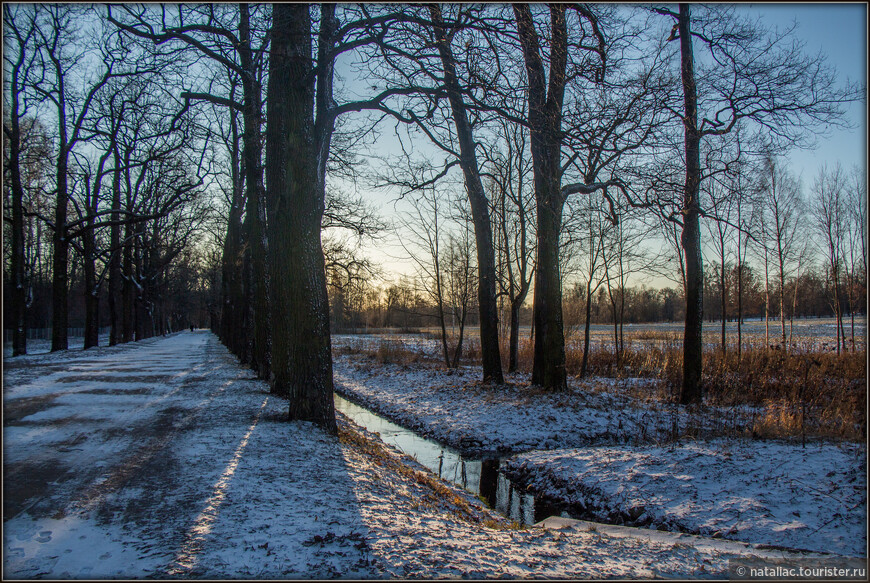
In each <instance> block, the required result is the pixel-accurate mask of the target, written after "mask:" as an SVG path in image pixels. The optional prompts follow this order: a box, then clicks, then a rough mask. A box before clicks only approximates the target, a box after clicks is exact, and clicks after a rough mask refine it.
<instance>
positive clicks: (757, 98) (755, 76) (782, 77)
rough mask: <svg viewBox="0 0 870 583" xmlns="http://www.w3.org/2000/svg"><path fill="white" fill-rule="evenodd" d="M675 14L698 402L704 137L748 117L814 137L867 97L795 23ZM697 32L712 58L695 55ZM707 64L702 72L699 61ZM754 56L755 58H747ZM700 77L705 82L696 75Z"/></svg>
mask: <svg viewBox="0 0 870 583" xmlns="http://www.w3.org/2000/svg"><path fill="white" fill-rule="evenodd" d="M654 10H655V11H656V12H658V13H659V14H663V15H666V16H669V17H671V18H673V21H675V24H674V26H673V28H672V29H671V33H670V37H669V39H668V40H679V45H680V52H679V54H680V58H679V62H680V71H681V80H682V95H681V97H682V99H681V104H680V105H677V104H676V100H674V104H673V105H671V106H669V108H668V109H669V111H670V112H671V113H672V114H673V115H674V117H675V118H676V119H678V120H680V122H681V123H682V125H683V128H684V155H685V164H686V180H685V185H684V188H683V195H684V196H683V205H682V209H681V214H682V216H683V220H682V223H683V233H682V245H683V248H684V252H685V257H686V284H687V285H686V302H687V309H686V329H685V336H684V347H683V385H682V390H681V393H680V401H681V402H682V403H697V402H700V401H701V399H702V396H703V393H702V387H701V382H700V381H701V364H702V316H703V287H704V282H703V265H702V258H701V237H700V229H699V217H700V215H701V210H702V209H701V206H700V199H699V188H700V186H701V179H702V167H701V162H700V145H701V142H702V140H704V139H710V138H711V137H716V136H722V135H724V134H727V133H729V132H731V131H733V130H735V129H736V128H738V127H739V126H740V125H741V124H742V123H743V122H750V123H752V124H754V125H755V126H756V127H760V128H763V129H764V131H765V133H766V137H767V139H769V140H770V141H771V142H772V143H774V144H775V145H776V146H778V147H785V146H787V145H793V144H807V143H810V142H811V141H812V136H811V135H809V134H808V132H807V131H806V129H807V128H808V127H820V126H822V125H823V124H831V123H834V124H836V123H842V119H843V109H842V104H844V103H846V102H849V101H854V100H857V99H860V98H861V95H862V91H861V89H860V88H859V87H857V86H855V85H846V86H845V87H842V86H840V85H838V84H837V83H836V82H835V78H834V72H833V70H832V69H830V68H829V67H827V65H826V63H825V60H824V57H823V56H822V55H816V56H805V54H804V52H803V47H802V46H801V45H800V44H799V43H795V42H792V37H791V33H792V31H791V30H786V31H784V32H780V31H770V30H768V29H765V28H764V27H762V26H761V25H759V24H757V23H754V22H750V21H749V20H748V19H740V18H737V17H736V16H735V15H734V12H733V11H734V8H733V7H728V6H713V7H706V8H702V9H701V10H699V11H698V13H699V14H700V15H701V17H697V16H696V17H693V16H692V13H691V10H690V7H689V5H688V4H680V6H679V11H678V12H674V11H672V10H670V9H667V8H654ZM694 39H697V40H698V41H699V42H700V43H701V46H702V47H703V48H704V50H705V53H707V55H708V58H707V59H704V60H700V61H697V62H696V60H695V58H694V52H693V46H692V45H693V40H694ZM699 63H702V64H704V67H702V70H701V72H700V74H699V75H697V76H696V74H695V68H696V67H698V65H699ZM750 63H751V66H749V65H750ZM698 80H700V84H699V83H698Z"/></svg>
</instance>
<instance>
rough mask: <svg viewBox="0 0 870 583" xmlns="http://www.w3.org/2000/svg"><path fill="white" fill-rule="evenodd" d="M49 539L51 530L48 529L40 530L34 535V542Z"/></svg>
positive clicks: (44, 541)
mask: <svg viewBox="0 0 870 583" xmlns="http://www.w3.org/2000/svg"><path fill="white" fill-rule="evenodd" d="M50 540H51V531H50V530H43V531H42V532H40V533H39V536H38V537H36V542H38V543H47V542H48V541H50Z"/></svg>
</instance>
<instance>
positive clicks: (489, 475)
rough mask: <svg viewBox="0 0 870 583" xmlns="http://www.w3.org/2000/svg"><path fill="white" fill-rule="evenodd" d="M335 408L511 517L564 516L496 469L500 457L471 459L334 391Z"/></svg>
mask: <svg viewBox="0 0 870 583" xmlns="http://www.w3.org/2000/svg"><path fill="white" fill-rule="evenodd" d="M334 396H335V408H336V410H337V411H340V412H341V413H344V414H345V415H347V416H348V417H349V418H350V419H351V420H353V422H354V423H356V424H357V425H361V426H362V427H364V428H365V429H367V430H368V431H371V432H372V433H378V434H380V436H381V439H382V440H383V441H384V442H385V443H387V444H389V445H391V446H393V447H395V448H397V449H399V450H400V451H402V452H403V453H405V454H406V455H408V456H410V457H412V458H414V459H416V460H417V461H418V462H419V463H421V464H422V465H424V466H426V467H427V468H429V469H430V470H431V471H432V472H433V473H434V474H436V475H437V476H438V477H439V478H441V479H444V480H448V481H450V482H453V483H454V484H456V485H458V486H461V487H462V488H465V489H466V490H468V491H469V492H471V493H472V494H475V495H477V496H480V497H481V498H482V499H483V500H484V501H486V503H487V504H488V505H489V507H490V508H493V509H495V510H497V511H498V512H500V513H502V514H504V515H505V516H507V517H508V518H510V519H511V520H515V521H517V522H520V523H523V524H535V523H537V522H540V521H542V520H544V519H545V518H548V517H550V516H554V515H556V516H565V517H568V514H567V513H566V512H563V511H562V509H560V508H559V507H558V506H554V505H553V504H551V503H549V502H547V501H546V500H544V499H542V498H540V497H536V496H533V495H532V494H529V493H527V492H525V491H524V489H522V488H521V487H520V486H518V485H516V484H514V483H513V482H512V481H511V480H509V479H508V478H506V477H505V476H504V474H502V473H501V472H499V471H498V469H499V464H500V459H499V458H490V459H474V458H472V457H467V456H463V455H462V454H460V453H458V452H457V451H455V450H452V449H450V448H448V447H445V446H444V445H441V444H440V443H438V442H436V441H433V440H431V439H426V438H424V437H421V436H419V435H417V434H416V433H414V432H413V431H411V430H410V429H407V428H405V427H402V426H401V425H397V424H396V423H393V422H392V421H389V420H387V419H385V418H384V417H381V416H380V415H377V414H375V413H373V412H371V411H369V410H368V409H366V408H365V407H362V406H360V405H357V404H356V403H354V402H352V401H349V400H347V399H345V398H344V397H342V396H341V395H338V394H335V395H334Z"/></svg>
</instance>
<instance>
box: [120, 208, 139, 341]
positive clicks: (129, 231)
mask: <svg viewBox="0 0 870 583" xmlns="http://www.w3.org/2000/svg"><path fill="white" fill-rule="evenodd" d="M133 230H134V227H133V226H132V225H129V224H128V225H125V226H124V252H123V261H124V264H123V266H122V267H123V270H124V275H123V284H124V285H123V286H122V287H121V334H122V338H123V340H122V341H123V342H132V341H133V335H134V333H135V330H136V322H135V319H136V295H137V294H136V288H135V285H134V278H135V271H134V269H135V268H134V265H133V246H134V245H133V243H134V242H133V241H132V237H133Z"/></svg>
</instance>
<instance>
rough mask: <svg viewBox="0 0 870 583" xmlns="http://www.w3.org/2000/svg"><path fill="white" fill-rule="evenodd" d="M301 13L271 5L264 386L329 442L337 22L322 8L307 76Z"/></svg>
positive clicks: (302, 8) (305, 13)
mask: <svg viewBox="0 0 870 583" xmlns="http://www.w3.org/2000/svg"><path fill="white" fill-rule="evenodd" d="M309 10H310V8H309V6H308V5H305V4H276V5H275V6H274V8H273V13H272V29H271V33H272V38H271V47H270V60H269V87H268V100H269V108H268V113H267V125H266V162H267V167H266V177H267V183H268V189H267V191H266V201H267V202H266V204H267V211H268V220H267V229H268V233H269V261H268V263H269V268H270V276H271V277H270V281H271V299H272V301H271V306H272V314H271V325H272V372H273V381H272V382H273V390H274V391H275V392H276V393H279V394H285V395H287V396H288V397H289V400H290V418H291V419H294V420H304V421H312V422H314V423H315V424H317V425H319V426H321V427H323V428H324V429H326V430H327V431H329V432H331V433H336V432H337V428H336V423H335V410H334V405H333V400H332V399H333V397H332V393H333V381H332V352H331V341H330V335H329V301H328V297H327V291H326V274H325V263H324V258H323V249H322V245H321V239H320V229H321V221H322V219H323V211H324V208H325V203H324V200H325V194H326V188H325V175H326V163H327V157H328V154H329V144H330V140H331V136H332V130H333V127H334V125H333V122H332V118H331V117H330V116H328V115H326V114H325V112H326V109H327V108H328V107H329V106H330V105H331V102H332V65H331V62H332V61H331V60H330V59H329V58H328V57H327V54H328V51H329V50H330V47H331V44H332V42H333V40H332V37H333V35H334V31H335V30H336V28H337V19H336V18H335V6H334V5H322V6H321V30H320V37H319V43H318V44H319V47H318V64H319V67H320V68H319V71H317V74H316V75H315V74H314V63H313V62H312V55H311V52H312V43H311V17H310V14H309ZM315 82H316V84H317V93H316V95H317V103H315ZM315 107H316V109H317V112H318V115H317V119H316V120H315V119H314V118H313V116H312V113H313V112H314V111H315Z"/></svg>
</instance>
